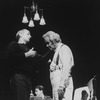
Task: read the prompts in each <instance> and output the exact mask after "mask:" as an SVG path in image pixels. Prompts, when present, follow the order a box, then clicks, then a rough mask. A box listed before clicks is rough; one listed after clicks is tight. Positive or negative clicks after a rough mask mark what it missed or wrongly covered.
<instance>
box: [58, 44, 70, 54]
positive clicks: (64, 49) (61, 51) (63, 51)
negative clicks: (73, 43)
mask: <svg viewBox="0 0 100 100" xmlns="http://www.w3.org/2000/svg"><path fill="white" fill-rule="evenodd" d="M59 52H60V53H67V52H68V53H71V49H70V47H69V46H68V45H66V44H63V45H62V46H61V48H60V51H59Z"/></svg>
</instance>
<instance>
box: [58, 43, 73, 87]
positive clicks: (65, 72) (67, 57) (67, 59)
mask: <svg viewBox="0 0 100 100" xmlns="http://www.w3.org/2000/svg"><path fill="white" fill-rule="evenodd" d="M59 56H60V60H61V63H62V73H61V84H60V86H62V87H63V86H64V82H65V80H67V79H68V77H69V75H70V71H71V67H72V64H71V63H72V52H71V50H70V48H69V47H68V46H66V45H64V46H62V48H61V49H60V51H59Z"/></svg>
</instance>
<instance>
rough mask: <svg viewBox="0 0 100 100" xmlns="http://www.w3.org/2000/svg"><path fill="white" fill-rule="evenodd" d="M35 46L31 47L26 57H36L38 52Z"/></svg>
mask: <svg viewBox="0 0 100 100" xmlns="http://www.w3.org/2000/svg"><path fill="white" fill-rule="evenodd" d="M33 49H34V48H32V49H30V50H29V51H28V52H26V53H25V56H26V57H34V56H35V55H36V54H37V52H36V51H35V50H33Z"/></svg>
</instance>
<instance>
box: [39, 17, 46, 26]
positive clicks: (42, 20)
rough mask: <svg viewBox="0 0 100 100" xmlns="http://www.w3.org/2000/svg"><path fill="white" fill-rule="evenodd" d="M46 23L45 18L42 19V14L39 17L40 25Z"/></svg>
mask: <svg viewBox="0 0 100 100" xmlns="http://www.w3.org/2000/svg"><path fill="white" fill-rule="evenodd" d="M45 24H46V23H45V20H44V18H43V16H42V17H41V19H40V25H45Z"/></svg>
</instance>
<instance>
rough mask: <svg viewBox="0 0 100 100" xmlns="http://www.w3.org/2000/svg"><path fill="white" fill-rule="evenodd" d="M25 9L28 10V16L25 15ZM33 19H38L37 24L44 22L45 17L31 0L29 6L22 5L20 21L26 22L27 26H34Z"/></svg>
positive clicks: (43, 23)
mask: <svg viewBox="0 0 100 100" xmlns="http://www.w3.org/2000/svg"><path fill="white" fill-rule="evenodd" d="M26 10H27V11H29V12H30V15H31V16H30V18H28V17H27V14H26ZM28 19H29V20H28ZM34 21H40V22H39V25H45V24H46V22H45V19H44V17H43V9H40V8H39V7H38V6H37V4H35V2H34V0H33V2H32V6H31V7H26V6H24V16H23V19H22V23H28V26H29V27H34V26H35V24H34Z"/></svg>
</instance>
